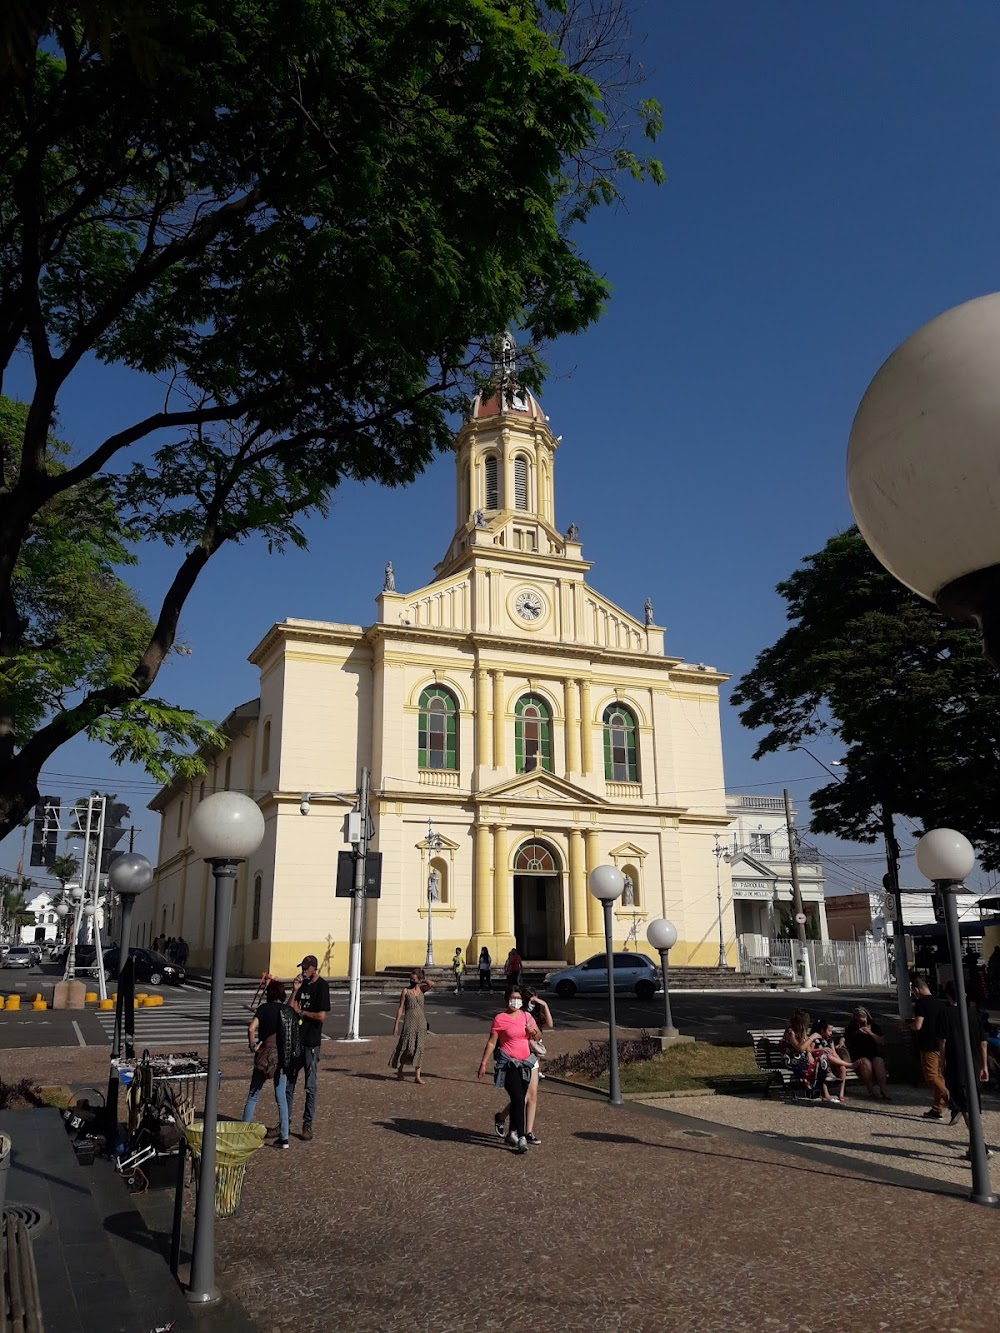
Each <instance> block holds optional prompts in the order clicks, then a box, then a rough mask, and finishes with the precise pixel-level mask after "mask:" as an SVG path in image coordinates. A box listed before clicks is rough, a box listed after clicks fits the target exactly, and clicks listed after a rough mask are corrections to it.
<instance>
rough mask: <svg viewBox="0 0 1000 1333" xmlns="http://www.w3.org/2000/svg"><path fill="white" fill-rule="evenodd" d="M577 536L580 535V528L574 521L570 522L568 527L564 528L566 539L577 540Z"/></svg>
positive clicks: (569, 540)
mask: <svg viewBox="0 0 1000 1333" xmlns="http://www.w3.org/2000/svg"><path fill="white" fill-rule="evenodd" d="M579 536H580V529H579V528H578V527H577V526H576V524H575V523H571V524H570V525H569V527H568V528H567V529H566V540H567V541H568V542H575V541H577V540H578V538H579Z"/></svg>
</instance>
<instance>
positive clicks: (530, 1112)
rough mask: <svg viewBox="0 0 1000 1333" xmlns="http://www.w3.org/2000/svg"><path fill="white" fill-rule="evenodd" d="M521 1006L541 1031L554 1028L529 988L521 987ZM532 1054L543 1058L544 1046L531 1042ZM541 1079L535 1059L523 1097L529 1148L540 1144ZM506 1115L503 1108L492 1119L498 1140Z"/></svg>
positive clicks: (547, 1010)
mask: <svg viewBox="0 0 1000 1333" xmlns="http://www.w3.org/2000/svg"><path fill="white" fill-rule="evenodd" d="M521 1004H522V1008H523V1009H524V1010H526V1011H527V1012H528V1013H529V1014H530V1015H531V1017H532V1018H533V1019H534V1020H535V1024H536V1026H537V1027H538V1028H539V1029H540V1030H541V1031H543V1032H545V1031H548V1030H549V1029H550V1028H552V1027H554V1026H555V1024H554V1023H553V1022H552V1011H551V1009H550V1008H549V1006H548V1005H547V1004H546V1003H545V1001H544V1000H543V999H542V997H541V996H540V995H536V994H535V992H534V991H533V990H532V989H531V987H530V986H522V987H521ZM532 1053H533V1054H534V1055H536V1056H543V1055H544V1054H545V1046H544V1045H543V1044H542V1043H541V1042H532ZM541 1077H542V1069H541V1065H540V1064H539V1063H538V1060H537V1059H536V1061H535V1067H534V1069H532V1071H531V1078H530V1079H529V1081H528V1088H527V1091H526V1093H525V1096H524V1137H525V1138H526V1139H527V1140H528V1147H529V1148H533V1147H537V1146H538V1145H539V1144H540V1143H541V1139H540V1138H539V1137H538V1135H537V1134H536V1133H535V1113H536V1111H537V1110H538V1080H539V1079H540V1078H541ZM508 1115H510V1107H509V1106H505V1107H504V1109H503V1110H502V1111H497V1113H496V1115H495V1116H494V1117H493V1129H494V1131H495V1132H496V1136H497V1138H498V1139H503V1138H506V1137H507V1128H506V1126H507V1117H508Z"/></svg>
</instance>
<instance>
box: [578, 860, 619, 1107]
mask: <svg viewBox="0 0 1000 1333" xmlns="http://www.w3.org/2000/svg"><path fill="white" fill-rule="evenodd" d="M587 883H588V886H589V888H590V892H591V893H592V894H593V895H594V897H595V898H596V899H597V901H598V902H599V903H600V904H601V906H602V907H603V908H604V948H605V950H606V953H605V960H606V962H607V965H608V1046H609V1049H608V1055H609V1059H610V1067H609V1070H608V1101H609V1102H610V1103H611V1105H612V1106H621V1105H622V1090H621V1086H620V1085H619V1081H618V1024H617V1022H616V1020H615V955H614V943H613V939H612V935H613V930H612V920H611V909H612V907H613V906H614V904H615V902H616V901H617V900H618V899H619V898H620V897H621V896H622V892H623V891H624V888H625V876H624V875H623V874H622V872H621V871H620V870H619V869H618V867H617V866H595V867H594V869H593V870H592V871H591V872H590V876H589V878H588V880H587Z"/></svg>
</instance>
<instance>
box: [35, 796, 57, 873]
mask: <svg viewBox="0 0 1000 1333" xmlns="http://www.w3.org/2000/svg"><path fill="white" fill-rule="evenodd" d="M59 805H60V802H59V797H58V796H43V797H42V799H41V800H40V801H39V802H38V804H37V805H36V806H35V822H34V824H33V826H32V829H31V862H30V863H31V865H33V866H47V865H48V864H49V862H50V861H53V860H55V857H56V855H57V851H58V841H59Z"/></svg>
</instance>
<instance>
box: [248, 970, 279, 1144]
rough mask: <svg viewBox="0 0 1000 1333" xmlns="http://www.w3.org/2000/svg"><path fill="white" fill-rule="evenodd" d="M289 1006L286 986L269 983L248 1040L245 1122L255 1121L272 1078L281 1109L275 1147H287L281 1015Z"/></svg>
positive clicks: (251, 1023)
mask: <svg viewBox="0 0 1000 1333" xmlns="http://www.w3.org/2000/svg"><path fill="white" fill-rule="evenodd" d="M286 1007H287V1006H286V1005H285V987H284V985H283V984H282V983H281V982H280V981H277V980H271V981H269V982H268V984H267V990H266V991H265V992H264V1003H263V1004H262V1005H261V1006H260V1008H259V1009H258V1010H257V1012H256V1013H255V1014H254V1016H253V1018H251V1020H250V1026H249V1027H248V1028H247V1041H248V1043H249V1045H250V1049H251V1051H253V1073H252V1074H251V1075H250V1091H249V1092H248V1094H247V1100H246V1105H245V1106H244V1107H243V1121H244V1123H245V1124H247V1123H249V1122H250V1121H251V1120H252V1119H253V1113H254V1111H255V1110H256V1109H257V1101H258V1098H259V1097H260V1094H261V1090H262V1089H263V1087H264V1084H265V1083H266V1082H267V1081H268V1079H270V1080H271V1082H272V1083H273V1084H274V1100H275V1104H276V1105H277V1107H278V1138H277V1141H276V1142H275V1145H274V1146H275V1147H276V1148H287V1147H288V1079H287V1073H286V1069H287V1064H288V1060H287V1052H286V1051H285V1049H284V1046H285V1039H284V1038H285V1028H284V1025H283V1024H282V1014H281V1011H282V1009H284V1008H286Z"/></svg>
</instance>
